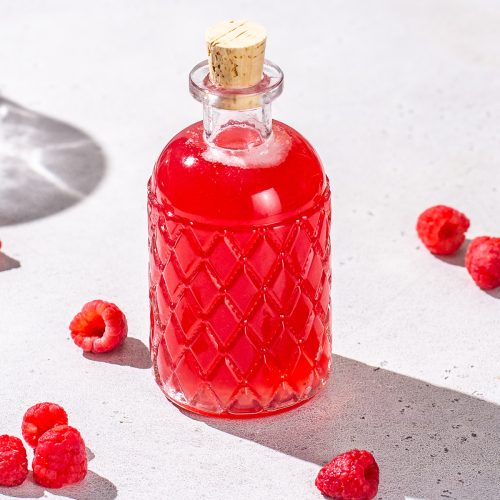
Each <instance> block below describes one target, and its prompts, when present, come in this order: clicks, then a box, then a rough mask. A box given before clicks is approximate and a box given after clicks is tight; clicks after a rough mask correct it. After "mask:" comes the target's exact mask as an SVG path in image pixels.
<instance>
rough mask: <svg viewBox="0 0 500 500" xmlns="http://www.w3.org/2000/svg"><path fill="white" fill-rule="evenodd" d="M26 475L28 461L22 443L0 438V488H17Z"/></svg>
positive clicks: (13, 438)
mask: <svg viewBox="0 0 500 500" xmlns="http://www.w3.org/2000/svg"><path fill="white" fill-rule="evenodd" d="M27 475H28V459H27V457H26V449H25V448H24V446H23V443H22V441H21V440H20V439H19V438H17V437H14V436H7V435H6V434H4V435H3V436H0V486H18V485H20V484H21V483H22V482H23V481H24V480H25V479H26V476H27Z"/></svg>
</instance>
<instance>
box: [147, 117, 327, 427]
mask: <svg viewBox="0 0 500 500" xmlns="http://www.w3.org/2000/svg"><path fill="white" fill-rule="evenodd" d="M225 132H226V137H224V136H223V135H222V136H220V137H221V138H222V139H221V140H222V141H223V142H224V141H226V144H222V146H228V145H234V144H236V143H239V142H243V143H244V142H248V140H249V137H248V132H249V131H248V130H246V129H244V128H238V127H236V126H235V127H228V128H227V129H226V131H225ZM250 132H251V130H250ZM220 145H221V144H219V146H220ZM148 210H149V246H150V270H149V274H150V302H151V337H150V346H151V356H152V361H153V366H154V371H155V376H156V380H157V382H158V384H159V385H160V387H161V388H162V390H163V392H164V393H165V394H166V395H167V397H168V398H169V399H171V400H172V401H174V402H175V403H177V404H178V405H180V406H182V407H185V408H187V409H190V410H193V411H196V412H199V413H203V414H209V415H220V416H226V417H228V416H229V417H231V416H235V417H238V416H239V417H241V416H255V415H263V414H266V413H269V412H275V411H279V410H283V409H285V408H289V407H292V406H295V405H297V404H300V403H301V402H303V401H305V400H307V399H308V398H310V397H311V396H313V395H314V394H315V393H316V392H317V391H318V390H319V389H320V388H321V387H322V386H323V385H324V383H325V381H326V379H327V376H328V373H329V370H330V362H331V330H330V284H331V274H330V238H329V229H330V219H331V212H330V191H329V186H328V180H327V179H326V176H325V174H324V171H323V168H322V165H321V162H320V161H319V159H318V157H317V155H316V153H315V152H314V150H313V148H312V147H311V146H310V144H309V143H308V142H307V141H306V140H305V139H304V138H303V137H302V136H301V135H300V134H299V133H297V132H296V131H295V130H293V129H292V128H290V127H288V126H286V125H284V124H282V123H280V122H277V121H273V122H272V135H271V136H270V137H269V138H268V139H267V140H265V141H264V142H263V143H262V144H260V145H258V146H256V147H252V148H250V149H238V148H236V149H224V148H220V147H218V146H216V145H213V144H208V143H207V141H206V140H205V138H204V136H203V124H202V123H201V122H199V123H195V124H193V125H191V126H190V127H188V128H186V129H185V130H183V131H182V132H180V133H179V134H178V135H177V136H176V137H174V138H173V139H172V140H171V141H170V143H169V144H168V145H167V147H166V148H165V149H164V151H163V152H162V154H161V155H160V158H159V159H158V162H157V164H156V166H155V169H154V172H153V175H152V177H151V180H150V184H149V197H148Z"/></svg>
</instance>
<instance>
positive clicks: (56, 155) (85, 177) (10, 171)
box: [0, 96, 106, 227]
mask: <svg viewBox="0 0 500 500" xmlns="http://www.w3.org/2000/svg"><path fill="white" fill-rule="evenodd" d="M105 165H106V161H105V157H104V154H103V152H102V150H101V148H100V147H99V145H98V144H97V143H96V142H95V141H94V140H93V139H92V138H91V137H90V136H89V135H88V134H86V133H85V132H83V131H81V130H79V129H78V128H76V127H74V126H72V125H70V124H68V123H65V122H62V121H60V120H56V119H54V118H50V117H48V116H45V115H43V114H41V113H37V112H36V111H33V110H30V109H27V108H24V107H22V106H20V105H19V104H16V103H15V102H13V101H10V100H8V99H6V98H4V97H1V96H0V227H1V226H8V225H13V224H20V223H23V222H28V221H32V220H36V219H40V218H43V217H47V216H49V215H52V214H55V213H57V212H60V211H62V210H64V209H66V208H68V207H71V206H72V205H74V204H75V203H78V202H79V201H81V200H82V199H84V198H85V197H86V196H88V195H89V194H90V193H91V192H92V191H93V190H94V189H95V188H96V187H97V185H98V184H99V183H100V181H101V180H102V178H103V176H104V172H105Z"/></svg>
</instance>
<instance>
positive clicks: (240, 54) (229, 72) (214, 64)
mask: <svg viewBox="0 0 500 500" xmlns="http://www.w3.org/2000/svg"><path fill="white" fill-rule="evenodd" d="M266 38H267V33H266V30H265V29H264V28H263V27H262V26H260V25H259V24H256V23H252V22H250V21H224V22H221V23H218V24H215V25H214V26H211V27H210V28H208V30H207V33H206V42H207V49H208V67H209V71H210V80H211V81H212V83H214V84H216V85H220V86H221V87H225V88H228V89H231V88H232V89H238V88H247V87H252V86H254V85H257V84H258V83H259V82H260V81H261V79H262V69H263V66H264V52H265V49H266Z"/></svg>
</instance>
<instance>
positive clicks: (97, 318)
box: [69, 300, 128, 353]
mask: <svg viewBox="0 0 500 500" xmlns="http://www.w3.org/2000/svg"><path fill="white" fill-rule="evenodd" d="M69 329H70V331H71V338H72V339H73V341H74V342H75V344H76V345H77V346H79V347H81V348H82V349H83V350H84V351H88V352H95V353H99V352H107V351H111V350H112V349H115V348H116V347H118V346H119V345H120V344H121V343H122V342H123V340H124V339H125V337H126V336H127V331H128V327H127V319H126V318H125V315H124V314H123V313H122V312H121V311H120V309H119V308H118V307H117V306H116V305H115V304H112V303H110V302H105V301H104V300H93V301H92V302H88V303H87V304H85V305H84V306H83V309H82V310H81V312H79V313H78V314H77V315H76V316H75V317H74V318H73V320H72V321H71V323H70V325H69Z"/></svg>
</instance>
